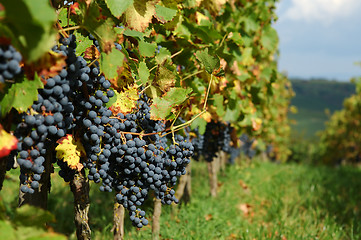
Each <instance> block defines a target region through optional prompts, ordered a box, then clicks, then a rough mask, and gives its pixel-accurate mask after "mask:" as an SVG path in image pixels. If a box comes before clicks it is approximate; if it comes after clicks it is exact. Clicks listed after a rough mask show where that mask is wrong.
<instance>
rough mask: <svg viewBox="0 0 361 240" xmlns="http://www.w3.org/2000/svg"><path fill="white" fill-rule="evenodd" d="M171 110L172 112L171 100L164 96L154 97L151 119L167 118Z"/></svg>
mask: <svg viewBox="0 0 361 240" xmlns="http://www.w3.org/2000/svg"><path fill="white" fill-rule="evenodd" d="M171 112H172V104H171V103H170V102H169V101H167V100H165V99H163V98H155V99H153V103H152V105H151V110H150V114H151V115H150V116H151V119H153V120H162V119H166V118H167V117H168V116H169V115H170V113H171Z"/></svg>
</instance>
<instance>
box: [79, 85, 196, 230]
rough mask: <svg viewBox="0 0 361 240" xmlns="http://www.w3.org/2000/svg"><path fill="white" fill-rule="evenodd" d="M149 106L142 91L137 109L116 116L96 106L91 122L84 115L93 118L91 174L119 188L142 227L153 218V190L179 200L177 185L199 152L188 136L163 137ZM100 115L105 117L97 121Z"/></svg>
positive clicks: (88, 138)
mask: <svg viewBox="0 0 361 240" xmlns="http://www.w3.org/2000/svg"><path fill="white" fill-rule="evenodd" d="M103 90H104V89H103ZM98 91H99V90H98ZM108 93H109V90H108ZM97 97H98V98H100V94H99V96H97ZM91 111H94V113H91V114H90V112H91ZM149 111H150V106H149V99H148V98H147V96H146V95H141V96H140V99H139V100H138V101H137V105H136V109H135V110H134V111H133V112H132V113H128V114H126V115H124V114H122V113H119V114H117V115H116V116H114V117H113V116H109V114H112V113H111V111H110V110H109V109H106V108H105V107H104V106H101V107H97V106H95V107H94V108H93V109H92V110H90V111H89V117H91V118H89V120H90V122H91V123H90V122H89V121H86V120H85V119H84V121H86V122H89V124H87V125H86V126H85V127H86V130H85V134H86V135H85V136H84V139H85V141H84V146H85V149H86V151H87V156H88V159H87V162H86V163H85V166H86V167H87V168H89V175H88V178H89V179H90V180H93V181H94V182H101V186H100V190H101V191H108V192H111V191H113V190H115V191H116V192H117V194H116V199H117V201H118V203H120V204H122V205H123V206H124V207H125V208H127V209H128V210H129V215H130V219H131V220H132V222H133V224H134V225H135V226H137V227H142V226H144V225H146V224H147V223H148V221H147V219H145V217H144V216H145V212H144V211H143V210H141V209H140V206H141V205H142V204H143V203H144V201H145V200H146V199H147V197H148V194H149V191H150V190H153V191H154V192H155V195H156V197H157V198H159V199H161V200H162V203H163V204H171V203H172V202H173V201H174V202H177V199H176V198H175V197H174V194H175V191H174V189H173V187H174V186H175V184H176V182H177V177H178V176H180V175H182V174H185V167H186V166H187V164H189V162H190V159H189V158H190V156H191V155H192V153H193V147H192V144H191V143H190V142H189V141H188V142H187V141H186V140H185V139H184V137H182V136H180V135H176V136H175V141H176V142H175V143H173V144H170V143H169V142H170V140H169V139H167V138H166V137H162V136H161V135H160V134H161V133H162V132H163V131H164V129H165V125H164V124H163V123H162V122H160V121H154V120H151V119H150V112H149ZM94 114H95V115H94ZM90 115H91V116H90ZM97 118H99V119H100V120H101V121H100V122H99V121H98V122H97V123H96V122H95V121H94V120H95V119H97ZM84 121H83V122H84Z"/></svg>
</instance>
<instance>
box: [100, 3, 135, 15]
mask: <svg viewBox="0 0 361 240" xmlns="http://www.w3.org/2000/svg"><path fill="white" fill-rule="evenodd" d="M105 2H106V4H107V6H108V8H109V10H110V11H111V13H112V14H113V16H114V17H116V18H120V17H121V16H122V14H123V13H124V12H125V10H127V8H128V7H129V6H130V5H132V4H133V0H105Z"/></svg>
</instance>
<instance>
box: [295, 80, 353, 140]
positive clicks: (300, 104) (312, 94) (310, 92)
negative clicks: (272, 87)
mask: <svg viewBox="0 0 361 240" xmlns="http://www.w3.org/2000/svg"><path fill="white" fill-rule="evenodd" d="M291 82H292V87H293V90H294V92H295V94H296V95H295V97H294V98H293V99H292V101H291V104H292V105H294V106H296V107H297V109H298V112H297V113H296V114H292V113H291V114H290V115H289V118H290V119H292V120H295V121H296V124H293V125H292V126H291V128H292V135H293V136H300V135H301V136H303V137H305V138H307V139H315V138H316V136H315V133H316V132H317V131H320V130H322V129H324V122H325V121H327V120H328V116H329V114H332V113H333V112H334V111H335V110H339V109H342V103H343V100H344V99H345V98H347V97H349V96H350V95H351V94H354V93H355V85H354V84H353V83H351V82H338V81H329V80H325V79H311V80H304V79H291ZM326 109H328V110H326ZM327 111H329V114H328V113H327Z"/></svg>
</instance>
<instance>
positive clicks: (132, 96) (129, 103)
mask: <svg viewBox="0 0 361 240" xmlns="http://www.w3.org/2000/svg"><path fill="white" fill-rule="evenodd" d="M114 92H115V94H116V95H117V101H116V102H115V103H113V105H112V106H111V107H110V108H109V109H110V110H111V111H112V112H113V114H114V115H117V114H118V113H123V114H127V113H130V112H132V111H133V109H134V108H135V107H136V104H137V100H138V99H139V93H138V86H137V85H136V84H135V85H133V86H132V87H129V88H128V89H125V90H124V91H123V92H120V93H118V92H117V91H114Z"/></svg>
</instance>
